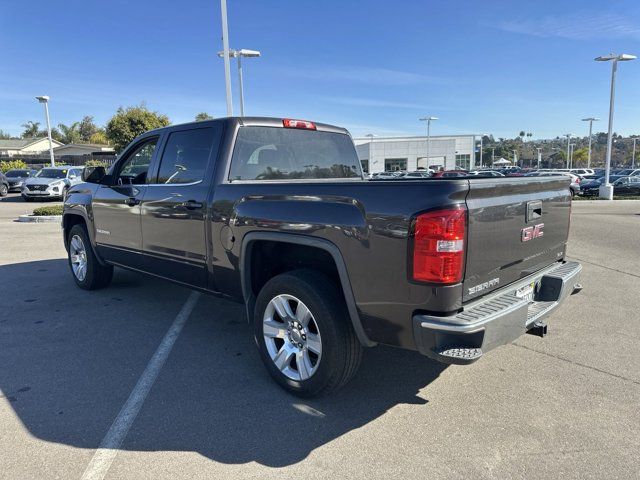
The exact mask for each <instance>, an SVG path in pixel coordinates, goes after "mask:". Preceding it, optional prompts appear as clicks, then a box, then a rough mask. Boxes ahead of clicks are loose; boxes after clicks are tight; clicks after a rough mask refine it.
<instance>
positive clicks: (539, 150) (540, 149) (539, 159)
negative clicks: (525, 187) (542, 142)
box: [536, 147, 542, 170]
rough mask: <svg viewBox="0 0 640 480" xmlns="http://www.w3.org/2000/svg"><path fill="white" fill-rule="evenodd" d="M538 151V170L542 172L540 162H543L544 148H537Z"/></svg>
mask: <svg viewBox="0 0 640 480" xmlns="http://www.w3.org/2000/svg"><path fill="white" fill-rule="evenodd" d="M536 150H537V151H538V170H540V162H541V161H542V148H540V147H536Z"/></svg>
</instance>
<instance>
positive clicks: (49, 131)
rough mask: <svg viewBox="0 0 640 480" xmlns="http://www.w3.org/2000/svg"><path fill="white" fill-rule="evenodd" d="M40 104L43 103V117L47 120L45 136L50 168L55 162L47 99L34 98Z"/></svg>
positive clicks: (45, 96) (45, 97) (42, 96)
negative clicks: (47, 138)
mask: <svg viewBox="0 0 640 480" xmlns="http://www.w3.org/2000/svg"><path fill="white" fill-rule="evenodd" d="M36 99H37V100H38V101H39V102H40V103H44V115H45V117H46V118H47V136H48V137H49V156H50V157H51V166H52V167H54V166H55V164H56V161H55V160H54V158H53V140H52V139H51V122H50V121H49V97H48V96H47V95H41V96H39V97H36Z"/></svg>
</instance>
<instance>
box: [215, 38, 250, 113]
mask: <svg viewBox="0 0 640 480" xmlns="http://www.w3.org/2000/svg"><path fill="white" fill-rule="evenodd" d="M218 56H219V57H221V58H222V57H224V51H222V52H218ZM259 56H260V52H259V51H257V50H247V49H245V48H242V49H240V50H229V57H233V58H236V59H237V60H238V84H239V85H240V116H241V117H244V85H243V82H242V57H259Z"/></svg>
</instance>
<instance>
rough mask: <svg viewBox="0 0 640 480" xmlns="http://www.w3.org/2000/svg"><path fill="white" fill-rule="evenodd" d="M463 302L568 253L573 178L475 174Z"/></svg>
mask: <svg viewBox="0 0 640 480" xmlns="http://www.w3.org/2000/svg"><path fill="white" fill-rule="evenodd" d="M469 184H470V189H469V194H468V196H467V199H466V203H467V208H468V212H469V223H468V232H467V252H466V266H465V277H464V283H463V287H464V289H463V296H462V301H463V302H466V301H468V300H472V299H475V298H478V297H481V296H482V295H485V294H487V293H489V292H491V291H493V290H496V289H498V288H501V287H504V286H505V285H508V284H510V283H512V282H514V281H516V280H518V279H520V278H523V277H526V276H527V275H530V274H532V273H534V272H536V271H538V270H540V269H542V268H544V267H545V266H547V265H549V264H551V263H553V262H555V261H558V260H561V259H563V258H564V254H565V248H566V242H567V236H568V233H569V215H570V210H571V195H570V191H569V179H568V178H566V179H565V178H562V177H513V178H511V177H509V178H499V179H472V180H470V181H469Z"/></svg>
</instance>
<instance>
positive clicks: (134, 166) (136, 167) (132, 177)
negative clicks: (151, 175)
mask: <svg viewBox="0 0 640 480" xmlns="http://www.w3.org/2000/svg"><path fill="white" fill-rule="evenodd" d="M157 143H158V139H157V138H153V139H151V140H148V141H147V142H144V143H143V144H141V145H139V146H138V147H137V148H136V149H135V150H134V151H133V152H132V153H131V155H129V156H127V158H126V159H125V160H124V162H123V163H122V164H121V165H120V172H119V173H118V177H117V182H118V184H119V185H128V184H131V185H142V184H144V183H145V182H146V181H147V172H148V171H149V165H150V164H151V159H152V158H153V152H154V151H155V149H156V144H157Z"/></svg>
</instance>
